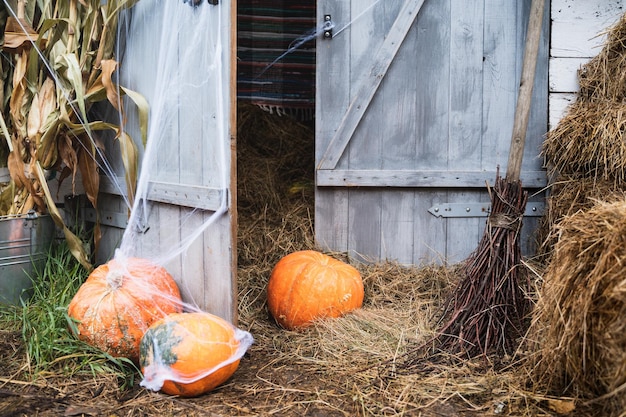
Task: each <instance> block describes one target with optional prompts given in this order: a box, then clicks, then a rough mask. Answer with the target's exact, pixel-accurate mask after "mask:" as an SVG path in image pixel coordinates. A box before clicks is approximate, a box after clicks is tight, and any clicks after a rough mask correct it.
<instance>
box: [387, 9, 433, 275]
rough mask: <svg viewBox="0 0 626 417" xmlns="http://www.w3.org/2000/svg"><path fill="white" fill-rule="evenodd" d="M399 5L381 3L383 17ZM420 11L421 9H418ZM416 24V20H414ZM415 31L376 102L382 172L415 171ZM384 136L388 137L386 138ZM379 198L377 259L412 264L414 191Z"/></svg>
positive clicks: (408, 36) (393, 13)
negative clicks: (378, 109)
mask: <svg viewBox="0 0 626 417" xmlns="http://www.w3.org/2000/svg"><path fill="white" fill-rule="evenodd" d="M399 7H400V3H399V2H385V8H386V10H385V14H386V15H387V16H396V15H397V14H398V13H399V10H398V9H399ZM422 10H423V9H422ZM418 21H419V20H418ZM418 50H419V49H418V30H417V25H416V24H413V25H412V26H411V28H410V29H409V31H408V33H407V34H406V36H405V38H404V41H403V43H402V45H401V47H400V49H399V50H398V53H397V54H396V57H395V59H394V60H393V64H392V65H391V66H390V68H389V70H388V72H387V77H386V79H385V80H384V81H383V85H382V87H383V88H384V94H382V95H381V97H380V98H382V99H383V100H380V101H381V102H383V103H382V109H381V112H380V118H379V119H378V120H377V121H376V124H377V125H378V126H380V129H381V134H380V135H379V137H378V141H379V142H380V148H381V152H380V154H381V158H382V161H381V162H380V165H379V166H380V167H381V168H382V169H385V170H388V169H407V168H408V169H412V168H416V163H417V146H416V139H417V136H416V118H415V114H416V113H417V108H418V101H417V78H418V77H419V76H420V72H419V71H417V70H416V68H415V62H416V56H415V51H418ZM385 132H389V133H391V134H390V135H387V134H385ZM378 192H379V193H380V194H381V216H380V219H381V226H380V227H381V233H380V250H379V252H380V259H394V260H395V261H396V262H399V263H401V264H405V265H410V264H412V263H413V253H414V247H413V245H414V241H415V239H414V235H413V233H414V229H413V218H414V217H415V213H414V211H413V205H414V203H415V191H414V190H411V189H404V190H390V189H384V190H378Z"/></svg>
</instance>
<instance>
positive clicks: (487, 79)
mask: <svg viewBox="0 0 626 417" xmlns="http://www.w3.org/2000/svg"><path fill="white" fill-rule="evenodd" d="M517 7H518V6H517V4H516V2H512V1H510V0H496V1H492V2H490V4H489V7H485V11H484V13H485V17H484V19H485V35H484V36H485V38H484V52H483V54H484V57H485V61H484V66H483V85H482V88H483V103H482V112H483V117H482V120H483V122H482V124H483V127H482V131H483V133H482V141H481V166H480V168H481V169H484V170H488V171H493V170H494V169H495V168H496V167H497V166H498V165H502V164H503V163H504V162H505V161H506V158H507V155H508V152H509V143H510V142H509V140H507V138H510V137H511V131H512V128H513V118H514V112H515V97H516V90H515V89H514V88H511V86H514V85H517V83H518V81H519V77H518V76H517V74H518V72H517V70H516V59H515V57H516V51H517V35H516V33H517V28H518V15H517ZM493 178H495V176H494V177H493Z"/></svg>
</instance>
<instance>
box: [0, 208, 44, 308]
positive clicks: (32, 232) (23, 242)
mask: <svg viewBox="0 0 626 417" xmlns="http://www.w3.org/2000/svg"><path fill="white" fill-rule="evenodd" d="M54 236H55V227H54V222H53V220H52V218H51V217H50V216H49V215H47V214H46V215H39V214H37V213H35V212H30V213H27V214H24V215H12V216H0V303H5V304H6V303H10V304H18V303H19V302H20V299H22V300H27V299H28V298H30V296H31V290H32V285H33V283H32V279H33V278H34V276H35V271H36V270H37V269H36V268H39V269H41V268H43V266H44V265H45V262H46V256H47V255H48V251H49V249H50V245H51V244H52V242H53V240H54Z"/></svg>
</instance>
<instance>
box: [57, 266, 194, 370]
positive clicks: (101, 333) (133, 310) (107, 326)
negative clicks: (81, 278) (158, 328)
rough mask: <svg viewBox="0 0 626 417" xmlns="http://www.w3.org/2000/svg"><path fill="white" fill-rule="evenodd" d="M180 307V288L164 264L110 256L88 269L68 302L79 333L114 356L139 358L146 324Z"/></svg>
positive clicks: (69, 312) (176, 310) (148, 325)
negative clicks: (87, 275)
mask: <svg viewBox="0 0 626 417" xmlns="http://www.w3.org/2000/svg"><path fill="white" fill-rule="evenodd" d="M181 311H182V300H181V297H180V291H179V290H178V286H177V285H176V282H175V281H174V278H172V276H171V275H170V274H169V273H168V272H167V271H166V270H165V268H163V267H161V266H159V265H156V264H154V263H152V262H150V261H148V260H146V259H141V258H128V259H125V260H123V261H121V260H117V259H112V260H111V261H109V262H107V263H106V264H103V265H100V266H99V267H97V268H96V269H94V270H93V271H92V273H91V274H90V275H89V277H88V278H87V280H86V281H85V282H84V283H83V284H82V285H81V286H80V288H79V289H78V292H77V293H76V295H75V296H74V298H73V299H72V301H71V302H70V304H69V306H68V311H67V313H68V315H69V316H70V317H71V318H72V319H74V320H76V322H77V331H78V334H77V336H78V338H79V339H80V340H83V341H85V342H87V343H88V344H90V345H92V346H95V347H97V348H100V349H101V350H103V351H105V352H107V353H109V354H111V355H112V356H115V357H126V358H130V359H131V360H133V361H134V362H137V361H138V360H139V343H140V342H141V337H142V336H143V334H144V332H145V331H146V330H147V329H148V327H150V325H151V324H152V323H153V322H154V321H156V320H158V319H160V318H162V317H165V316H166V315H168V314H170V313H175V312H181Z"/></svg>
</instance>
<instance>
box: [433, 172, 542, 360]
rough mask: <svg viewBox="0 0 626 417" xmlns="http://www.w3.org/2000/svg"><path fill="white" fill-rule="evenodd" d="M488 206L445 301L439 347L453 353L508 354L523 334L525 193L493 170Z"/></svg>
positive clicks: (526, 301) (525, 304)
mask: <svg viewBox="0 0 626 417" xmlns="http://www.w3.org/2000/svg"><path fill="white" fill-rule="evenodd" d="M490 194H491V203H492V204H491V212H490V214H489V217H488V221H487V226H486V229H485V233H484V235H483V237H482V239H481V241H480V243H479V245H478V247H477V249H476V250H475V251H474V252H473V253H472V254H471V255H470V256H469V257H468V258H467V259H466V261H465V263H464V266H463V269H462V275H461V276H462V278H461V281H460V282H459V284H458V285H457V287H456V288H455V290H454V291H453V292H452V293H451V296H450V297H449V298H448V300H447V302H446V303H445V304H444V310H443V313H442V322H443V320H446V321H445V323H444V324H443V326H442V327H441V329H440V331H439V332H438V336H437V340H436V341H437V342H438V344H439V349H440V350H443V351H447V352H449V353H454V354H462V355H467V356H469V357H476V356H480V355H485V356H487V355H491V354H498V355H510V354H512V353H513V352H514V350H515V349H516V348H517V345H518V341H519V339H520V338H521V337H522V336H523V335H524V331H525V327H526V326H525V321H526V316H527V313H528V311H529V307H530V302H529V299H528V297H527V296H526V294H527V291H526V290H525V287H526V285H527V284H528V273H527V270H526V268H525V266H524V265H523V263H522V262H521V260H522V255H521V248H520V245H519V235H520V230H521V226H522V216H523V213H524V211H525V208H526V202H527V199H528V193H527V192H526V191H524V190H523V189H522V185H521V182H519V181H518V182H512V183H509V182H507V181H506V180H503V179H502V178H501V177H500V175H499V174H498V175H497V178H496V183H495V186H494V188H493V190H491V192H490Z"/></svg>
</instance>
